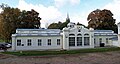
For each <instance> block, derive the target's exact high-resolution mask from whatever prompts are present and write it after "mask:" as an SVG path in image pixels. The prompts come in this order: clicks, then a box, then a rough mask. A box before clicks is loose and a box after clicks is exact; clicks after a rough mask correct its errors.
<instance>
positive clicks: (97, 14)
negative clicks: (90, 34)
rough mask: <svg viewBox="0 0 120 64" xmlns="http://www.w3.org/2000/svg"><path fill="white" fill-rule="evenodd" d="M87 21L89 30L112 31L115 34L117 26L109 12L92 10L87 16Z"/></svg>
mask: <svg viewBox="0 0 120 64" xmlns="http://www.w3.org/2000/svg"><path fill="white" fill-rule="evenodd" d="M87 20H88V27H89V28H90V27H91V28H94V29H100V30H103V29H104V30H113V31H115V32H117V25H116V24H115V19H114V18H113V14H112V12H111V11H110V10H106V9H104V10H100V9H97V10H94V11H92V12H91V13H90V14H89V15H88V17H87Z"/></svg>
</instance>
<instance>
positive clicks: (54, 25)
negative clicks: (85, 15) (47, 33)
mask: <svg viewBox="0 0 120 64" xmlns="http://www.w3.org/2000/svg"><path fill="white" fill-rule="evenodd" d="M69 22H70V18H69V15H68V14H67V18H66V21H65V22H63V23H62V22H60V21H59V22H58V23H52V24H50V25H49V26H48V29H60V30H62V29H63V28H64V27H67V24H68V23H69Z"/></svg>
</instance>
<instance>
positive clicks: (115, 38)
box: [109, 37, 118, 40]
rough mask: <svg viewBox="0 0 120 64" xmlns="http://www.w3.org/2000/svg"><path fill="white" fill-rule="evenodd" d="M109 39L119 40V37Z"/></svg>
mask: <svg viewBox="0 0 120 64" xmlns="http://www.w3.org/2000/svg"><path fill="white" fill-rule="evenodd" d="M109 40H118V37H113V38H110V39H109Z"/></svg>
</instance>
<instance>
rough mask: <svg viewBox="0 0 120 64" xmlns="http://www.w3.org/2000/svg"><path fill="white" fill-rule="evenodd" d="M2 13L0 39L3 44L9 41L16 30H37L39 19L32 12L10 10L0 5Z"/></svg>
mask: <svg viewBox="0 0 120 64" xmlns="http://www.w3.org/2000/svg"><path fill="white" fill-rule="evenodd" d="M0 7H1V8H2V9H3V11H2V12H1V13H0V37H1V38H3V40H4V41H5V42H9V41H10V40H11V35H12V34H13V33H15V31H16V29H17V28H39V27H40V20H41V18H40V17H38V15H39V13H38V12H36V11H34V10H33V9H32V10H31V11H25V10H24V11H22V12H21V11H20V9H18V8H11V7H9V6H7V5H4V4H2V5H0Z"/></svg>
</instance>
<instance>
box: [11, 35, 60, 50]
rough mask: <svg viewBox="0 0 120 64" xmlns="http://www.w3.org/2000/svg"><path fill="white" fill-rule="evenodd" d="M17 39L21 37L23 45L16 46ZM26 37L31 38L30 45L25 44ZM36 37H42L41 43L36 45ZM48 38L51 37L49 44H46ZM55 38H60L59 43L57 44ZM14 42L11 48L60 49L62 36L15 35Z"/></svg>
mask: <svg viewBox="0 0 120 64" xmlns="http://www.w3.org/2000/svg"><path fill="white" fill-rule="evenodd" d="M17 39H21V43H22V44H24V46H17ZM27 39H31V40H32V42H31V43H32V45H31V46H27ZM38 39H42V45H41V46H38V42H37V41H38ZM48 39H51V45H48V42H47V41H48ZM57 39H60V45H57ZM15 41H16V42H13V43H12V44H14V43H16V44H15V46H14V47H13V50H49V49H62V37H61V36H52V37H50V36H47V37H30V36H29V37H27V36H26V37H25V36H24V37H16V40H15Z"/></svg>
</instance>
